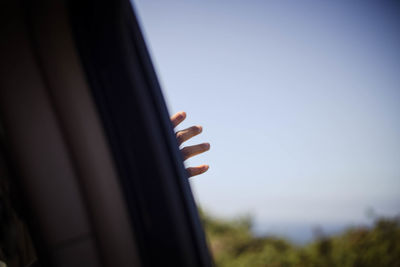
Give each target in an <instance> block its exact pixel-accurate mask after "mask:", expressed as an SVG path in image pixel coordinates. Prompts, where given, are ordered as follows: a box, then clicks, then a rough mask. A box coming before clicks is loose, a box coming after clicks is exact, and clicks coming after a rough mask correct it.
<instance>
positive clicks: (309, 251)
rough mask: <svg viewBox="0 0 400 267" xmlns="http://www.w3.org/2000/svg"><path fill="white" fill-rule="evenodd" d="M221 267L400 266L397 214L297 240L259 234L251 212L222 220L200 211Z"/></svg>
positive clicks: (218, 264)
mask: <svg viewBox="0 0 400 267" xmlns="http://www.w3.org/2000/svg"><path fill="white" fill-rule="evenodd" d="M200 215H201V219H202V221H203V225H204V228H205V231H206V235H207V239H208V243H209V247H210V249H211V251H212V254H213V257H214V260H215V263H216V266H217V267H239V266H240V267H261V266H273V267H278V266H279V267H281V266H323V267H329V266H343V267H348V266H356V267H364V266H366V267H369V266H371V267H372V266H373V267H379V266H400V220H399V218H380V219H376V221H375V223H374V226H373V227H370V228H368V227H358V228H350V229H348V230H347V231H345V232H343V233H342V234H340V235H336V236H330V237H321V238H317V239H316V240H315V241H313V242H311V243H309V244H307V245H304V246H297V245H295V244H293V243H291V242H289V241H287V240H284V239H282V238H278V237H276V238H275V237H257V236H255V235H254V234H253V233H252V232H251V226H252V220H251V218H249V217H245V218H240V219H234V220H221V219H217V218H214V217H211V216H210V215H208V214H206V213H204V212H203V211H200Z"/></svg>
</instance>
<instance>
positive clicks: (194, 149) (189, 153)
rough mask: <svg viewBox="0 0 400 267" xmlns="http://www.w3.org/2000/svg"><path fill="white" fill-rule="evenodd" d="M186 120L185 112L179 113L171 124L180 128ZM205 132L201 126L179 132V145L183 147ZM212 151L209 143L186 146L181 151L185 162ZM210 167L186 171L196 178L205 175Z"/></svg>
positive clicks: (191, 168) (174, 116)
mask: <svg viewBox="0 0 400 267" xmlns="http://www.w3.org/2000/svg"><path fill="white" fill-rule="evenodd" d="M185 119H186V113H185V112H184V111H180V112H177V113H176V114H174V115H173V116H172V117H171V122H172V125H173V126H174V128H175V127H176V126H178V125H179V124H180V123H181V122H182V121H184V120H185ZM202 131H203V128H202V127H201V126H200V125H195V126H192V127H189V128H186V129H184V130H181V131H177V132H176V133H175V135H176V140H177V141H178V145H179V146H181V145H182V144H183V143H184V142H185V141H187V140H189V139H190V138H192V137H194V136H196V135H198V134H200V133H201V132H202ZM209 149H210V144H209V143H201V144H197V145H193V146H186V147H183V148H182V149H181V153H182V156H183V161H185V160H187V159H188V158H191V157H193V156H196V155H199V154H201V153H204V152H206V151H208V150H209ZM208 168H209V166H208V165H206V164H203V165H200V166H196V167H188V168H186V171H187V173H188V176H189V177H192V176H196V175H199V174H202V173H205V172H206V171H207V170H208Z"/></svg>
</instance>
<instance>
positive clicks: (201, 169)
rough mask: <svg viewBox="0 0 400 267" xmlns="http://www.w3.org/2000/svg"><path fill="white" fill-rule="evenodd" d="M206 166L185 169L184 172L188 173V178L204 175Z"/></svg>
mask: <svg viewBox="0 0 400 267" xmlns="http://www.w3.org/2000/svg"><path fill="white" fill-rule="evenodd" d="M208 168H209V166H208V165H200V166H197V167H189V168H186V172H187V173H188V176H189V177H193V176H196V175H199V174H202V173H205V172H206V171H207V170H208Z"/></svg>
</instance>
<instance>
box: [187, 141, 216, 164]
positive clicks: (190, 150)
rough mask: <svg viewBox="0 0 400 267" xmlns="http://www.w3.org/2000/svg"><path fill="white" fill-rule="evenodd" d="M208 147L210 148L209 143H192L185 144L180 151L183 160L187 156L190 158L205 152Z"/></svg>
mask: <svg viewBox="0 0 400 267" xmlns="http://www.w3.org/2000/svg"><path fill="white" fill-rule="evenodd" d="M209 149H210V144H209V143H203V144H198V145H194V146H186V147H184V148H182V149H181V152H182V155H183V160H187V159H188V158H191V157H193V156H196V155H198V154H201V153H203V152H206V151H207V150H209Z"/></svg>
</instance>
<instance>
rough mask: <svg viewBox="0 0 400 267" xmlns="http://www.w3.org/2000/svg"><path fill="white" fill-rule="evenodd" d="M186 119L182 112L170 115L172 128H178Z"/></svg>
mask: <svg viewBox="0 0 400 267" xmlns="http://www.w3.org/2000/svg"><path fill="white" fill-rule="evenodd" d="M185 118H186V113H185V112H184V111H180V112H177V113H175V114H174V115H172V117H171V122H172V125H173V126H174V128H175V127H176V126H178V124H179V123H181V122H182V121H183V120H184V119H185Z"/></svg>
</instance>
